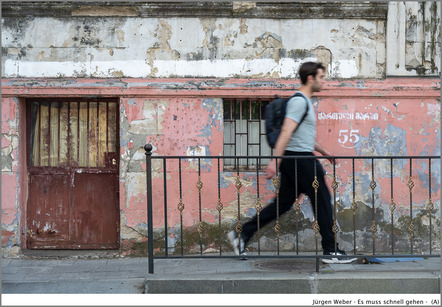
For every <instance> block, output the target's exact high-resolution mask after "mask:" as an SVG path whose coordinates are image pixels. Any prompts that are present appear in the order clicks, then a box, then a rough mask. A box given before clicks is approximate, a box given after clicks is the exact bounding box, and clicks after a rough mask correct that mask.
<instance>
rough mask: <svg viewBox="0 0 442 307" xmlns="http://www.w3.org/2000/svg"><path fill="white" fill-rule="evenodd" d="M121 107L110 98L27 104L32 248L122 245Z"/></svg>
mask: <svg viewBox="0 0 442 307" xmlns="http://www.w3.org/2000/svg"><path fill="white" fill-rule="evenodd" d="M117 110H118V109H117V101H116V100H115V99H106V98H105V99H72V98H69V99H61V98H47V99H35V100H32V101H30V102H29V103H28V112H29V114H28V121H29V124H28V140H29V152H28V154H29V161H30V166H29V169H28V174H29V178H30V182H29V185H30V192H29V200H28V211H27V219H28V231H27V237H28V238H29V239H28V247H29V248H41V249H83V248H99V249H101V248H105V249H113V248H118V246H119V208H118V207H119V206H118V204H119V203H118V195H119V192H118V166H119V156H118V154H117V151H118V146H117V144H118V133H117V129H118V122H117V116H118V112H117ZM103 200H106V201H103ZM57 210H58V211H57Z"/></svg>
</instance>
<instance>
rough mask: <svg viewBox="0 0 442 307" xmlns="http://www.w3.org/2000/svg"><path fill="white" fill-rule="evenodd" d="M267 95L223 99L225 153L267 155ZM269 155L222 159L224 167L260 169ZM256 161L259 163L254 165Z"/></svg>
mask: <svg viewBox="0 0 442 307" xmlns="http://www.w3.org/2000/svg"><path fill="white" fill-rule="evenodd" d="M269 102H270V100H269V99H231V98H228V99H223V107H224V143H223V144H224V156H270V155H271V154H272V150H271V148H270V147H269V145H268V144H267V140H266V133H265V121H264V114H265V106H266V105H267V104H268V103H269ZM269 162H270V159H259V160H258V163H257V160H256V159H224V167H226V168H232V169H237V168H240V169H242V170H253V169H256V167H258V168H260V169H262V168H263V167H265V166H266V165H267V164H268V163H269ZM257 164H258V165H257Z"/></svg>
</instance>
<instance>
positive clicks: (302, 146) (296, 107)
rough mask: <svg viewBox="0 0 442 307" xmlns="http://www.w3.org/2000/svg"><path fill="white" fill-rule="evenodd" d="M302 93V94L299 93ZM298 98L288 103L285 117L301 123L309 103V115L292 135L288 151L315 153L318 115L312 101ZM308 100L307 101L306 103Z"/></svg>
mask: <svg viewBox="0 0 442 307" xmlns="http://www.w3.org/2000/svg"><path fill="white" fill-rule="evenodd" d="M299 93H301V92H299ZM301 95H303V96H304V97H305V99H304V98H303V97H300V96H296V97H293V98H291V99H290V100H289V101H288V103H287V110H286V114H285V117H288V118H290V119H293V120H294V121H296V122H297V123H299V122H300V121H301V119H302V116H304V113H305V108H306V103H308V104H309V105H308V113H307V116H306V117H305V118H304V121H303V122H302V123H301V125H299V127H298V128H297V129H296V131H295V133H293V134H292V136H291V138H290V141H289V143H288V144H287V147H286V150H289V151H298V152H313V151H314V149H315V140H316V114H315V111H314V107H313V104H312V102H311V101H310V99H308V98H307V97H306V96H305V95H304V94H302V93H301ZM306 100H307V101H306Z"/></svg>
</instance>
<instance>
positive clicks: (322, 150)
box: [315, 141, 333, 163]
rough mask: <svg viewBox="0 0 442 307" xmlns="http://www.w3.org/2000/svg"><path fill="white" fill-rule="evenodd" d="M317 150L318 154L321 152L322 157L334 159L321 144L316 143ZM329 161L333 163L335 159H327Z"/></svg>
mask: <svg viewBox="0 0 442 307" xmlns="http://www.w3.org/2000/svg"><path fill="white" fill-rule="evenodd" d="M315 150H316V151H317V152H319V153H320V154H321V155H323V156H326V157H332V156H333V155H332V154H331V153H330V152H328V151H327V150H326V149H325V148H324V147H322V145H321V144H319V142H318V141H315ZM327 160H328V161H330V163H333V158H327Z"/></svg>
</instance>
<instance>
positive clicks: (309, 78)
mask: <svg viewBox="0 0 442 307" xmlns="http://www.w3.org/2000/svg"><path fill="white" fill-rule="evenodd" d="M313 81H315V78H314V77H313V75H308V76H307V83H310V82H313Z"/></svg>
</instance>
